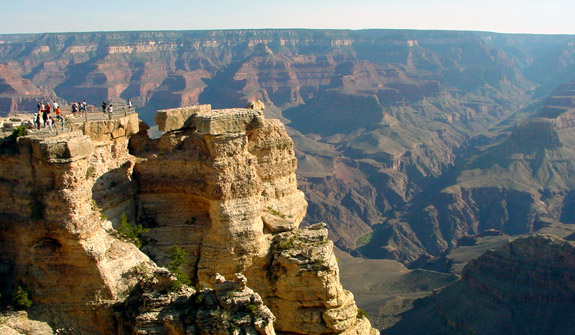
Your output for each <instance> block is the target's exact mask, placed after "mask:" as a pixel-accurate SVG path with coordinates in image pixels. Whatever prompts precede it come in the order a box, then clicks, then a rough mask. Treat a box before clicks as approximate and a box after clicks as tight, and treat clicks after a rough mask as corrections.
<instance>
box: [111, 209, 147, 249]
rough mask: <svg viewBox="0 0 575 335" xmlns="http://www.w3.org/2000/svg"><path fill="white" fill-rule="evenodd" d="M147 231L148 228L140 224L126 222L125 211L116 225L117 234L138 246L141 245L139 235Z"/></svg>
mask: <svg viewBox="0 0 575 335" xmlns="http://www.w3.org/2000/svg"><path fill="white" fill-rule="evenodd" d="M148 231H150V229H148V228H144V227H143V226H142V225H141V224H132V223H130V222H128V217H127V216H126V213H122V217H121V218H120V224H119V225H118V234H120V236H121V237H122V238H123V239H125V240H127V241H129V242H132V243H134V244H135V245H136V247H138V248H139V247H141V246H142V242H141V241H140V236H141V235H142V234H144V233H147V232H148Z"/></svg>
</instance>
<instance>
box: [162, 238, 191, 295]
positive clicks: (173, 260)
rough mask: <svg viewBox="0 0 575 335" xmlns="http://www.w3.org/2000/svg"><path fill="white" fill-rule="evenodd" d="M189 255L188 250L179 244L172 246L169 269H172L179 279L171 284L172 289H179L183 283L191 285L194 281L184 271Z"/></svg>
mask: <svg viewBox="0 0 575 335" xmlns="http://www.w3.org/2000/svg"><path fill="white" fill-rule="evenodd" d="M188 256H189V254H188V252H187V251H185V250H184V249H182V248H181V247H180V246H179V245H175V246H173V247H172V252H171V253H170V263H169V264H168V270H170V272H172V273H173V274H174V276H176V279H177V280H176V281H175V282H173V283H172V285H171V286H170V289H171V290H173V291H177V290H179V289H180V288H181V287H182V286H183V285H190V284H191V282H192V281H191V280H190V277H189V276H188V275H187V274H186V273H185V271H184V265H185V264H186V263H187V262H188Z"/></svg>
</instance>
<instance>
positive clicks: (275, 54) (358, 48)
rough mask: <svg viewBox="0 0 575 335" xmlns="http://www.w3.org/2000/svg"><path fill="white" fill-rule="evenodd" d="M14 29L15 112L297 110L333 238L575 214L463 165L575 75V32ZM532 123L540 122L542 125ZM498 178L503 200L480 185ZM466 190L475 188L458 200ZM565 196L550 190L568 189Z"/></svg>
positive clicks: (314, 206) (309, 181)
mask: <svg viewBox="0 0 575 335" xmlns="http://www.w3.org/2000/svg"><path fill="white" fill-rule="evenodd" d="M0 40H1V42H2V43H0V65H1V66H2V68H1V70H2V71H0V77H1V78H0V80H1V85H0V113H3V114H7V113H12V112H14V111H26V110H28V111H33V110H35V109H36V107H35V105H36V101H38V100H42V101H51V100H58V101H59V102H60V103H61V105H62V106H64V108H65V109H67V108H69V105H70V103H71V102H72V101H80V100H83V99H87V100H88V103H89V104H90V105H93V106H99V104H100V102H101V101H109V102H114V103H115V104H116V106H125V104H126V102H127V101H128V99H130V100H131V101H132V102H133V103H134V105H135V106H136V107H137V108H138V112H139V114H140V117H141V118H142V120H144V121H145V122H148V123H150V124H151V122H152V119H153V117H154V115H155V112H156V110H160V109H166V108H178V107H180V106H189V105H193V104H206V103H210V104H212V105H213V106H214V108H228V107H243V106H245V105H246V104H247V103H248V102H249V101H256V100H261V101H263V102H264V103H265V106H266V112H265V113H266V115H267V116H269V117H273V118H279V119H280V120H282V121H283V122H284V123H286V124H287V130H288V133H289V134H290V136H291V137H292V138H293V139H294V143H295V150H296V157H297V158H298V162H299V163H298V170H297V176H298V180H299V185H300V187H301V189H302V191H304V193H305V194H306V196H307V201H308V203H309V209H308V211H307V216H306V217H305V218H304V221H303V223H304V225H306V224H310V223H313V222H318V221H322V222H325V223H327V225H328V227H329V228H330V229H329V231H330V238H331V239H333V240H334V241H335V243H336V245H337V246H338V247H339V248H342V249H344V250H347V251H349V252H354V253H359V254H362V255H364V256H367V257H376V258H389V259H396V260H399V261H401V262H404V263H406V264H407V263H410V262H413V261H415V260H417V259H418V258H419V257H422V256H426V257H427V256H438V255H439V254H441V253H442V252H444V251H445V250H447V249H448V248H450V247H453V246H454V245H455V244H456V242H457V239H458V238H461V237H462V236H464V235H465V234H467V233H469V234H474V233H478V232H480V231H481V230H483V229H486V228H487V229H489V228H492V227H491V226H493V227H495V226H497V227H499V228H501V229H502V225H500V224H491V223H488V221H490V220H491V219H493V220H495V221H498V222H506V221H507V220H508V216H509V214H505V213H509V212H513V213H515V212H517V213H518V214H517V218H512V220H523V218H527V221H528V222H526V223H513V224H511V225H509V229H507V228H505V229H504V230H505V231H506V232H508V233H512V232H513V233H523V232H527V231H531V230H533V229H532V227H533V226H534V223H535V222H542V220H543V221H545V220H549V219H550V220H560V221H561V220H564V219H562V217H561V215H557V214H556V212H555V210H551V211H549V210H544V211H543V212H539V208H542V207H541V206H523V205H522V204H523V203H524V202H525V201H527V202H532V201H533V203H534V204H536V203H538V199H539V197H538V196H534V195H532V192H533V190H531V191H528V192H524V190H515V189H509V190H508V189H507V188H501V187H500V186H498V187H496V188H492V189H491V191H490V189H489V187H473V189H467V188H465V187H464V189H462V191H461V192H462V193H461V194H459V193H458V192H459V191H456V189H458V188H459V187H460V186H457V184H458V182H457V181H456V180H454V178H457V177H455V175H457V174H458V173H464V174H466V173H468V172H464V171H463V170H462V169H466V167H465V166H466V165H468V164H469V163H466V162H467V161H468V160H469V159H474V158H473V157H474V156H475V155H478V154H479V153H480V152H481V151H482V150H484V149H486V148H487V147H488V146H490V145H494V144H496V143H499V142H501V141H502V140H503V139H504V138H507V137H508V136H510V135H511V133H512V131H511V130H512V129H511V128H512V127H513V126H514V125H515V124H516V123H517V122H519V121H520V120H521V119H525V118H529V117H531V116H536V115H537V113H538V112H539V110H540V109H541V108H543V106H544V105H545V104H546V102H545V99H546V97H547V96H552V94H553V90H554V89H556V88H557V87H558V86H559V85H561V84H565V83H566V82H568V81H569V80H570V79H571V78H572V76H571V75H570V73H571V72H572V71H571V69H572V68H573V64H574V63H575V49H574V47H573V45H574V43H573V38H572V37H571V36H569V35H556V36H555V35H515V34H494V33H483V32H457V31H451V32H448V31H412V30H360V31H348V30H305V29H303V30H285V29H277V30H230V31H179V32H110V33H104V32H100V33H66V34H30V35H2V36H0ZM550 99H555V100H553V103H551V102H549V103H548V104H551V105H549V106H552V105H556V106H562V105H568V104H569V103H570V102H569V101H570V100H569V98H568V96H567V97H566V98H564V99H561V98H550ZM93 108H96V107H93ZM546 108H547V107H546ZM547 109H548V110H549V108H547ZM553 113H555V114H553ZM557 113H559V112H558V111H557V110H553V112H549V113H548V114H547V118H550V117H557ZM522 127H524V128H525V129H526V130H525V131H526V132H524V133H525V134H526V136H529V135H528V134H529V131H530V130H528V129H529V128H532V127H538V125H537V124H535V123H533V122H531V123H524V124H523V125H522ZM518 131H519V130H518ZM518 131H516V132H515V134H519V133H518ZM533 131H535V133H537V131H536V130H533ZM526 136H524V137H523V138H525V137H526ZM537 187H539V186H537ZM537 187H536V188H537ZM438 189H445V190H446V191H445V192H440V193H439V194H437V190H438ZM542 192H543V193H544V194H553V193H554V192H555V194H557V192H559V193H561V194H562V193H565V192H567V193H569V192H570V191H569V190H568V189H564V190H555V189H545V190H544V191H542ZM487 193H490V195H489V197H491V196H493V197H495V198H496V199H498V200H497V201H498V202H499V205H497V204H495V203H494V202H492V203H490V204H488V203H486V202H485V201H484V200H481V198H482V197H483V196H485V195H486V194H487ZM465 197H471V198H473V200H469V201H464V200H462V201H463V202H466V203H463V202H462V201H460V200H457V199H459V198H461V199H464V198H465ZM571 198H572V197H567V198H566V199H568V200H569V199H571ZM440 199H444V200H445V201H443V200H440ZM530 199H533V200H530ZM434 201H435V202H441V203H434ZM470 201H472V202H477V203H478V205H477V206H476V207H477V208H479V210H478V211H476V212H473V211H475V210H471V209H469V206H472V207H473V206H475V205H470V203H471V202H470ZM453 202H457V203H458V204H455V203H453ZM503 202H506V203H507V204H502V203H503ZM552 202H553V204H551V203H550V204H549V205H546V206H555V203H556V202H558V200H557V201H556V200H552ZM448 203H453V204H452V205H447V204H448ZM514 204H521V205H518V206H519V207H517V208H515V205H514ZM490 206H500V207H502V208H503V207H504V208H505V209H501V210H497V211H495V212H494V213H491V214H489V215H491V216H490V217H489V218H488V216H489V215H487V216H486V215H484V214H483V212H484V211H485V210H483V208H488V207H490ZM555 207H557V206H555ZM560 207H561V206H560ZM563 207H567V206H563ZM472 212H473V213H472ZM536 212H537V213H536ZM468 216H471V217H473V219H472V221H473V222H469V223H466V224H455V225H453V227H454V228H453V229H451V228H448V227H439V226H438V225H439V224H438V223H437V221H438V220H439V221H444V220H448V221H449V220H453V221H456V222H457V221H461V220H463V219H462V218H467V217H468ZM563 217H565V215H564V216H563ZM539 218H542V220H540V219H539ZM512 226H513V228H511V227H512ZM535 226H537V224H535ZM452 230H453V231H452ZM443 235H445V236H443Z"/></svg>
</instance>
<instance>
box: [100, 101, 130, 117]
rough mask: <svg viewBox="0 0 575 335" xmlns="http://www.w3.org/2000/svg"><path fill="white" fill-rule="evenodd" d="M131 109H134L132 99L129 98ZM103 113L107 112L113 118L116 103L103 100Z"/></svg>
mask: <svg viewBox="0 0 575 335" xmlns="http://www.w3.org/2000/svg"><path fill="white" fill-rule="evenodd" d="M131 109H132V100H131V99H128V111H129V110H131ZM102 113H104V114H107V115H108V117H109V118H111V117H112V113H114V105H112V103H107V102H106V101H102Z"/></svg>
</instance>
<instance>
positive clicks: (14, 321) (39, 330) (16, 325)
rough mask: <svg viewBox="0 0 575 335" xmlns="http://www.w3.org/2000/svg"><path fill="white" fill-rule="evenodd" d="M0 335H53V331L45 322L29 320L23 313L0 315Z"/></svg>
mask: <svg viewBox="0 0 575 335" xmlns="http://www.w3.org/2000/svg"><path fill="white" fill-rule="evenodd" d="M0 334H3V335H23V334H34V335H53V334H54V330H53V329H52V328H51V327H50V326H49V325H48V324H46V323H45V322H40V321H35V320H30V319H29V318H28V313H26V312H24V311H18V312H13V313H9V314H4V315H0Z"/></svg>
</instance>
